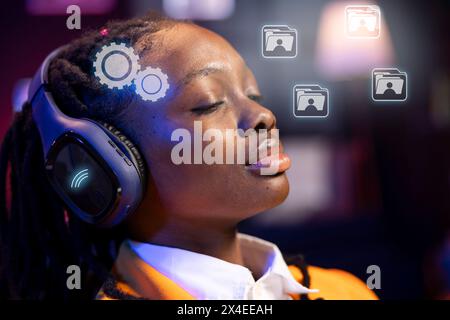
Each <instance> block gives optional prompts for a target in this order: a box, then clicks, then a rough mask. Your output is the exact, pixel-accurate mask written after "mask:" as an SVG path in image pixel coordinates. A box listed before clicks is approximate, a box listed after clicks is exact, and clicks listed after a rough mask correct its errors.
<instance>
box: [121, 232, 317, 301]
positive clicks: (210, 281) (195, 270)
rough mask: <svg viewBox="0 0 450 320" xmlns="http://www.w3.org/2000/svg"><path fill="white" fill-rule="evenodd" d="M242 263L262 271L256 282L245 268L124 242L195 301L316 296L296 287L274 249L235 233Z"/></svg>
mask: <svg viewBox="0 0 450 320" xmlns="http://www.w3.org/2000/svg"><path fill="white" fill-rule="evenodd" d="M238 238H239V241H240V245H241V250H242V254H243V256H244V260H245V261H249V262H251V263H252V265H253V266H256V267H258V268H261V269H262V270H265V272H264V274H263V276H262V277H261V278H259V279H258V280H257V281H255V279H254V278H253V276H252V273H251V271H250V270H249V269H247V268H246V267H243V266H241V265H238V264H233V263H229V262H227V261H224V260H221V259H217V258H214V257H211V256H207V255H204V254H201V253H196V252H192V251H188V250H183V249H179V248H173V247H166V246H160V245H154V244H149V243H142V242H136V241H132V240H127V241H128V243H129V245H130V247H131V249H132V250H133V251H134V252H135V253H136V254H137V255H138V256H139V257H140V258H141V259H142V260H144V261H145V262H146V263H148V264H149V265H150V266H152V267H153V268H155V269H156V270H158V271H159V272H161V273H162V274H164V275H165V276H166V277H168V278H170V279H171V280H173V281H174V282H175V283H177V284H178V285H179V286H181V287H182V288H183V289H185V290H186V291H188V292H189V293H190V294H191V295H193V296H194V297H195V298H197V299H206V300H212V299H224V300H227V299H239V300H259V299H290V296H289V295H288V293H293V294H296V293H297V294H302V293H311V292H317V290H310V289H308V288H305V287H304V286H302V285H301V284H300V283H298V282H297V281H296V280H295V278H294V277H293V276H292V274H291V273H290V271H289V269H288V266H287V265H286V262H285V261H284V259H283V256H282V254H281V252H280V250H279V249H278V247H277V246H276V245H274V244H273V243H270V242H268V241H265V240H262V239H259V238H256V237H253V236H249V235H244V234H241V233H239V234H238Z"/></svg>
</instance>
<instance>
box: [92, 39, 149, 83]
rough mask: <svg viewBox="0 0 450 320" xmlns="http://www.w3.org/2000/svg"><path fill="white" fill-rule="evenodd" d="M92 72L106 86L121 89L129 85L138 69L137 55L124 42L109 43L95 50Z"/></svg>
mask: <svg viewBox="0 0 450 320" xmlns="http://www.w3.org/2000/svg"><path fill="white" fill-rule="evenodd" d="M94 69H95V71H94V74H95V76H96V77H97V78H98V79H99V81H100V83H101V84H104V85H107V86H108V88H110V89H113V88H117V89H122V88H123V87H124V86H128V85H131V83H132V82H133V79H134V78H135V77H136V75H137V72H138V71H139V69H140V66H139V56H138V55H137V54H135V53H134V50H133V48H132V47H128V46H127V45H126V44H125V43H119V44H116V43H111V44H109V45H105V46H103V47H102V49H101V50H100V51H99V52H97V54H96V55H95V60H94Z"/></svg>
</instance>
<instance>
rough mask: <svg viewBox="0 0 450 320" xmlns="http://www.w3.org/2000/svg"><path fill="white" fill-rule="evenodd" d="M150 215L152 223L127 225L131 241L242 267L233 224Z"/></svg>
mask: <svg viewBox="0 0 450 320" xmlns="http://www.w3.org/2000/svg"><path fill="white" fill-rule="evenodd" d="M146 216H147V217H148V216H149V215H146ZM151 216H152V219H151V220H152V221H148V222H147V221H146V222H143V221H142V219H134V221H137V222H138V223H135V224H132V223H131V225H130V227H131V230H132V238H133V239H134V240H137V241H140V242H148V243H153V244H158V245H164V246H171V247H177V248H181V249H185V250H189V251H193V252H197V253H201V254H205V255H208V256H212V257H215V258H218V259H221V260H224V261H227V262H230V263H235V264H239V265H244V261H243V257H242V253H241V249H240V245H239V241H238V238H237V229H236V224H230V223H224V222H216V221H214V222H211V221H199V220H196V221H192V218H191V219H183V218H180V217H174V218H173V219H170V220H164V221H162V220H161V219H158V217H157V215H155V214H153V213H152V215H151ZM147 220H150V219H147Z"/></svg>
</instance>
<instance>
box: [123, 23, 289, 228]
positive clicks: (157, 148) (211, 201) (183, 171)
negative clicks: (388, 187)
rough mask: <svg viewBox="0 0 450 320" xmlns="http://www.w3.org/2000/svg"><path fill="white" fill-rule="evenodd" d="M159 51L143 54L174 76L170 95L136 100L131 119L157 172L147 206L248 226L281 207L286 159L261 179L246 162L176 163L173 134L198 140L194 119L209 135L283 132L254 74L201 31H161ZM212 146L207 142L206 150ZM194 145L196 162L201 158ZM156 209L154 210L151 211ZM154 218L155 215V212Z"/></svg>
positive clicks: (150, 168) (232, 52)
mask: <svg viewBox="0 0 450 320" xmlns="http://www.w3.org/2000/svg"><path fill="white" fill-rule="evenodd" d="M155 38H156V39H155V40H154V45H153V46H152V50H149V51H150V52H148V51H141V50H142V49H143V42H142V43H139V42H138V43H137V45H136V46H135V47H136V49H137V50H138V51H139V52H143V53H141V60H140V63H141V65H144V66H152V67H159V68H161V70H162V71H163V72H164V73H165V74H167V76H168V79H169V84H170V89H169V91H168V93H167V95H166V97H164V98H163V99H160V100H158V101H157V102H148V101H143V100H140V99H136V102H134V103H133V105H132V106H131V107H130V108H128V110H127V112H126V114H125V120H126V121H127V125H129V126H131V128H130V129H131V130H132V132H133V133H134V140H136V141H134V142H135V143H136V144H137V145H138V146H139V148H140V150H141V152H142V154H143V156H144V158H145V160H146V162H147V165H148V171H149V175H150V177H149V187H148V189H147V193H146V196H145V199H144V203H146V205H147V206H148V205H149V204H152V203H155V206H154V210H163V211H164V214H165V215H167V216H168V218H174V219H177V218H184V219H186V218H188V219H215V220H216V221H235V222H237V221H240V220H242V219H244V218H247V217H249V216H252V215H254V214H255V213H258V212H261V211H263V210H266V209H269V208H272V207H274V206H276V205H278V204H280V203H281V202H282V201H283V200H284V199H285V198H286V196H287V194H288V191H289V185H288V181H287V178H286V176H285V174H284V171H285V170H286V169H287V167H289V159H288V158H287V159H284V162H283V163H282V164H281V165H280V167H279V170H278V171H277V172H276V174H273V175H261V174H260V173H259V170H250V169H249V168H248V167H246V166H245V165H244V164H213V165H208V164H179V165H176V164H174V163H173V161H172V159H171V153H172V148H173V147H174V146H175V145H176V144H178V143H179V141H178V140H177V141H172V139H171V136H172V132H173V131H174V130H176V129H179V128H184V129H187V130H188V131H189V132H190V133H191V137H192V144H193V137H194V121H201V124H202V129H203V132H205V131H206V130H207V129H210V128H212V129H216V130H220V131H221V132H223V136H224V137H225V144H227V143H231V141H229V139H233V140H234V143H235V144H234V145H235V146H236V145H237V144H236V139H246V138H244V137H236V136H231V137H230V138H226V134H225V130H226V129H242V130H244V131H246V130H247V129H250V128H253V129H255V130H257V129H263V128H266V129H268V130H270V129H273V128H275V117H274V115H273V114H272V112H271V111H270V110H268V109H266V108H265V107H263V106H262V105H261V104H260V103H258V98H259V97H260V92H259V89H258V86H257V83H256V81H255V78H254V76H253V74H252V72H251V71H250V70H249V69H248V67H247V66H246V64H245V62H244V61H243V59H242V58H241V57H240V55H239V54H238V53H237V52H236V51H235V50H234V48H233V47H231V45H230V44H229V43H228V42H227V41H226V40H224V39H223V38H221V37H220V36H218V35H217V34H215V33H213V32H211V31H208V30H206V29H203V28H201V27H198V26H195V25H189V24H178V25H176V26H175V27H173V28H170V29H167V30H164V31H160V32H159V33H158V34H157V35H156V37H155ZM209 143H210V142H203V147H205V146H206V145H208V144H209ZM193 151H194V148H193V147H192V158H193V157H194V153H193ZM150 207H151V205H150ZM148 214H151V212H149V213H148Z"/></svg>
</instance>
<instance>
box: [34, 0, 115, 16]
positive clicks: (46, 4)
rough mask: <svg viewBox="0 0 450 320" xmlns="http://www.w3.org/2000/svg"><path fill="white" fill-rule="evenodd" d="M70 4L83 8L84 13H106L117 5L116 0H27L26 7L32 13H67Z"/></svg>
mask: <svg viewBox="0 0 450 320" xmlns="http://www.w3.org/2000/svg"><path fill="white" fill-rule="evenodd" d="M70 5H77V6H79V7H80V8H81V13H82V14H106V13H109V12H111V10H112V9H113V8H114V6H115V5H116V0H27V2H26V8H27V11H28V13H30V14H31V15H67V13H66V9H67V7H68V6H70Z"/></svg>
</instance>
